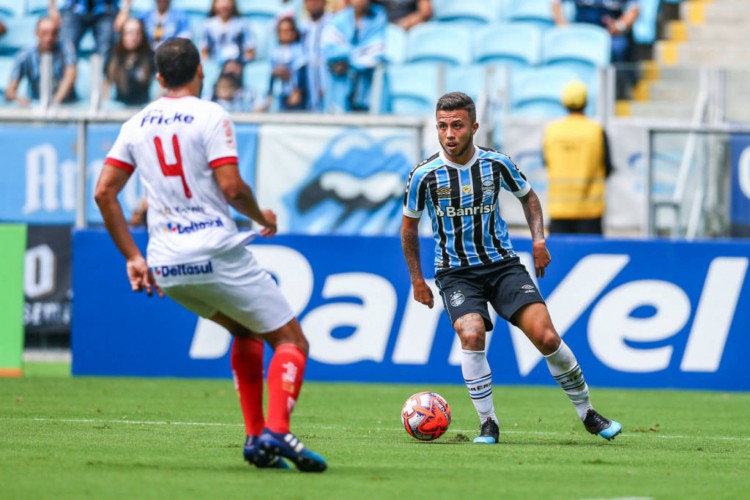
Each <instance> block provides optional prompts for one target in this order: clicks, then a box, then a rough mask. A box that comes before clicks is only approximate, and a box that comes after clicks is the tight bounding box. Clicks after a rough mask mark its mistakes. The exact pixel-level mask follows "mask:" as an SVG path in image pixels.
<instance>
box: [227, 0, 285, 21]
mask: <svg viewBox="0 0 750 500" xmlns="http://www.w3.org/2000/svg"><path fill="white" fill-rule="evenodd" d="M237 9H238V10H239V11H240V14H242V16H243V17H245V18H248V19H251V20H252V19H257V20H260V21H272V20H273V19H274V18H275V17H276V16H278V15H279V14H281V12H282V11H283V9H284V4H283V3H281V0H237Z"/></svg>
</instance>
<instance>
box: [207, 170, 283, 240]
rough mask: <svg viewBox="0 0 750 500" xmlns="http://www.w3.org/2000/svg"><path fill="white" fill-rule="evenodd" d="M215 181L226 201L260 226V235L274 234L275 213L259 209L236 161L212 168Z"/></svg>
mask: <svg viewBox="0 0 750 500" xmlns="http://www.w3.org/2000/svg"><path fill="white" fill-rule="evenodd" d="M214 176H215V177H216V182H218V183H219V188H220V189H221V192H222V193H224V197H225V198H226V199H227V203H229V204H230V205H232V207H233V208H234V209H235V210H237V211H238V212H239V213H241V214H242V215H244V216H245V217H249V218H250V219H252V220H254V221H255V222H257V223H258V224H260V225H261V226H263V229H261V231H260V235H261V236H273V235H274V234H276V214H275V213H273V211H271V210H261V209H260V207H258V202H256V201H255V195H253V190H252V189H251V188H250V186H248V185H247V183H245V181H243V180H242V177H241V176H240V169H239V167H238V166H237V164H236V163H227V164H226V165H222V166H220V167H217V168H216V169H214Z"/></svg>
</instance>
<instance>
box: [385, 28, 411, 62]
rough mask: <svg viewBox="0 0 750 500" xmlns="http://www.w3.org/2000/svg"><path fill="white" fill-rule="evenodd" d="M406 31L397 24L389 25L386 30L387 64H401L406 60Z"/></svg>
mask: <svg viewBox="0 0 750 500" xmlns="http://www.w3.org/2000/svg"><path fill="white" fill-rule="evenodd" d="M406 43H407V35H406V30H404V29H403V28H402V27H401V26H399V25H397V24H392V23H388V26H386V28H385V62H386V63H388V64H401V63H403V62H404V60H405V59H406Z"/></svg>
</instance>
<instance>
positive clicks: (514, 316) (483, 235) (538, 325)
mask: <svg viewBox="0 0 750 500" xmlns="http://www.w3.org/2000/svg"><path fill="white" fill-rule="evenodd" d="M436 118H437V131H438V138H439V140H440V146H441V147H442V151H440V153H437V154H434V155H433V156H431V157H430V158H428V159H427V160H425V161H423V162H422V163H420V164H419V165H417V167H416V168H414V170H412V172H411V174H410V175H409V181H408V183H407V186H406V194H405V196H404V209H403V212H404V216H403V222H402V228H401V242H402V246H403V250H404V256H405V257H406V263H407V265H408V268H409V274H410V276H411V282H412V287H413V289H414V299H415V300H417V301H418V302H421V303H422V304H425V305H427V306H428V307H430V308H432V307H433V305H434V298H433V294H432V290H431V289H430V287H429V286H428V285H427V283H426V282H425V279H424V277H423V275H422V265H421V263H420V260H419V236H418V225H419V218H420V217H421V215H422V211H423V210H425V209H427V211H428V213H429V215H430V218H431V220H432V228H433V232H434V238H435V242H436V245H435V282H436V284H437V286H438V288H439V290H440V295H441V296H442V299H443V304H444V306H445V310H446V312H447V313H448V316H449V317H450V320H451V323H452V324H453V327H454V328H455V330H456V333H457V334H458V336H459V338H460V340H461V371H462V374H463V377H464V382H465V383H466V387H467V389H468V390H469V396H470V397H471V400H472V402H473V403H474V407H475V408H476V410H477V413H478V414H479V419H480V431H479V436H477V437H476V438H475V439H474V442H475V443H484V444H494V443H497V442H498V439H499V434H500V424H499V421H498V419H497V416H496V415H495V406H494V402H493V398H492V371H491V369H490V365H489V363H488V362H487V354H486V347H485V334H486V331H487V330H491V329H492V327H493V325H492V321H491V320H490V315H489V311H488V308H487V303H488V302H489V303H490V304H492V307H493V308H494V309H495V310H496V311H497V313H498V314H499V315H500V316H501V317H503V318H504V319H505V320H506V321H509V322H511V323H512V324H514V325H516V326H517V327H519V328H520V329H521V330H522V331H523V332H524V334H526V336H527V337H528V338H529V340H531V342H533V344H534V346H535V347H536V348H537V349H538V350H539V352H541V353H542V354H543V355H544V357H545V358H546V360H547V366H548V368H549V370H550V372H551V373H552V376H553V377H554V378H555V380H556V381H557V382H558V383H559V384H560V386H561V387H562V389H563V390H564V391H565V393H566V394H567V395H568V398H569V399H570V401H571V402H572V403H573V404H574V405H575V408H576V411H577V412H578V415H579V417H580V418H581V420H582V421H583V424H584V426H585V427H586V430H588V431H589V432H590V433H592V434H598V435H600V436H602V437H603V438H605V439H607V440H610V439H612V438H614V437H615V436H616V435H618V434H619V433H620V431H621V430H622V426H621V425H620V424H619V423H618V422H616V421H614V420H609V419H607V418H604V417H603V416H601V415H600V414H599V413H597V412H596V411H595V410H594V408H593V407H592V406H591V402H590V400H589V388H588V385H587V384H586V381H585V379H584V378H583V372H582V371H581V368H580V366H579V365H578V362H577V361H576V358H575V356H574V355H573V352H572V351H571V350H570V348H569V347H568V346H567V345H566V344H565V342H563V341H562V339H561V338H560V336H559V335H558V334H557V331H556V330H555V327H554V326H553V325H552V320H551V319H550V315H549V311H548V310H547V306H546V304H545V303H544V299H543V298H542V295H541V294H540V293H539V290H537V288H536V285H535V284H534V282H533V281H532V279H531V277H530V276H529V273H528V272H527V271H526V269H525V268H524V267H523V265H522V264H521V263H520V261H519V259H518V256H517V255H516V254H515V252H514V251H513V246H512V245H511V243H510V238H509V237H508V227H507V225H506V223H505V221H504V220H503V219H502V217H500V203H499V198H498V196H499V194H500V189H501V188H502V189H507V190H508V191H510V192H512V193H513V194H514V195H515V196H516V197H518V199H519V201H520V202H521V204H522V205H523V210H524V214H525V215H526V220H527V222H528V224H529V229H530V230H531V237H532V239H533V257H534V266H535V267H536V275H537V277H540V278H541V277H544V270H545V269H546V268H547V266H548V265H549V263H550V261H551V258H550V254H549V252H548V251H547V246H546V244H545V240H544V224H543V221H542V207H541V205H540V203H539V198H538V197H537V195H536V193H534V190H533V189H531V185H530V184H529V183H528V182H527V180H526V177H524V175H523V174H522V173H521V171H520V170H519V169H518V167H516V165H515V164H514V163H513V162H512V161H511V160H510V158H508V157H507V156H506V155H504V154H502V153H498V152H497V151H493V150H491V149H486V148H479V147H476V146H475V145H474V134H475V133H476V131H477V129H478V126H479V124H478V123H477V122H476V107H475V105H474V102H473V101H472V99H471V98H470V97H469V96H467V95H466V94H463V93H461V92H451V93H449V94H445V95H444V96H442V97H441V98H440V99H439V100H438V102H437V106H436Z"/></svg>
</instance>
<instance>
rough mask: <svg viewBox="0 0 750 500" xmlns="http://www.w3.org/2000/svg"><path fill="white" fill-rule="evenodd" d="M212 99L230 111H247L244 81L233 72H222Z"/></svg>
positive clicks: (215, 85)
mask: <svg viewBox="0 0 750 500" xmlns="http://www.w3.org/2000/svg"><path fill="white" fill-rule="evenodd" d="M211 100H212V101H213V102H215V103H217V104H218V105H220V106H221V107H222V108H224V109H225V110H226V111H228V112H230V113H234V112H242V111H247V110H248V107H247V105H246V102H245V95H244V92H243V90H242V82H240V80H239V79H238V78H237V76H236V75H234V74H232V73H222V74H221V75H219V78H218V79H217V80H216V83H215V84H214V93H213V96H211Z"/></svg>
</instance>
